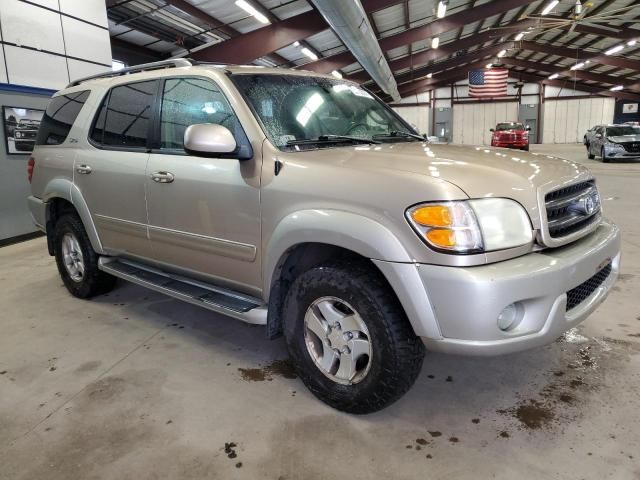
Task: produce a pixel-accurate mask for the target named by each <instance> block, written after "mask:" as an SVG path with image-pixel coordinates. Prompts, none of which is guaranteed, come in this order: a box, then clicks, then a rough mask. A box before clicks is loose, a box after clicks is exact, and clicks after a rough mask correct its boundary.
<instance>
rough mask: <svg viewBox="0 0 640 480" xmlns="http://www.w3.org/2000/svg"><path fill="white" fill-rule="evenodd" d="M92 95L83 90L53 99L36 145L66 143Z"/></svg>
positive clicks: (43, 118) (45, 114)
mask: <svg viewBox="0 0 640 480" xmlns="http://www.w3.org/2000/svg"><path fill="white" fill-rule="evenodd" d="M90 93H91V92H90V91H89V90H82V91H80V92H73V93H67V94H66V95H59V96H57V97H54V98H52V99H51V101H50V102H49V105H48V106H47V110H46V111H45V113H44V116H43V117H42V122H41V123H40V129H39V130H38V136H37V137H36V145H60V144H61V143H64V141H65V140H66V139H67V136H68V135H69V132H70V131H71V127H72V126H73V123H74V122H75V121H76V118H77V117H78V114H79V113H80V110H82V107H83V106H84V104H85V102H86V101H87V99H88V98H89V94H90Z"/></svg>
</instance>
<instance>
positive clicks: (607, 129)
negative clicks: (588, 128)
mask: <svg viewBox="0 0 640 480" xmlns="http://www.w3.org/2000/svg"><path fill="white" fill-rule="evenodd" d="M586 147H587V156H588V158H589V159H591V160H592V159H594V158H595V157H600V158H601V159H602V161H603V162H604V163H606V162H609V161H610V160H618V159H620V160H629V159H631V160H635V159H640V127H637V126H634V125H601V126H599V127H597V128H596V129H595V131H594V134H593V135H592V136H591V139H590V141H589V143H588V144H587V145H586Z"/></svg>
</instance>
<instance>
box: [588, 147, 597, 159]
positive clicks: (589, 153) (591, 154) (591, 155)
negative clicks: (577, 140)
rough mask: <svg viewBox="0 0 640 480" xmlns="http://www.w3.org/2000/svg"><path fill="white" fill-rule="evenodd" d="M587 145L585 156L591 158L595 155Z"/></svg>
mask: <svg viewBox="0 0 640 480" xmlns="http://www.w3.org/2000/svg"><path fill="white" fill-rule="evenodd" d="M589 147H590V146H589V144H587V158H588V159H589V160H593V159H594V158H596V156H595V155H594V154H593V153H591V148H589Z"/></svg>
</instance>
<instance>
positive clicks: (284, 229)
mask: <svg viewBox="0 0 640 480" xmlns="http://www.w3.org/2000/svg"><path fill="white" fill-rule="evenodd" d="M29 177H30V179H31V181H32V191H33V195H32V196H31V197H29V205H30V208H31V212H32V214H33V218H34V220H35V222H36V224H37V225H38V226H39V227H40V228H41V229H42V230H43V231H45V232H46V234H47V241H48V247H49V253H50V254H51V255H55V257H56V261H57V265H58V270H59V271H60V275H61V276H62V279H63V281H64V283H65V285H66V286H67V288H68V289H69V291H70V292H71V294H73V295H75V296H77V297H79V298H89V297H92V296H94V295H97V294H100V293H104V292H107V291H108V290H110V289H111V288H113V286H114V283H115V279H116V277H119V278H123V279H125V280H128V281H131V282H134V283H137V284H139V285H143V286H145V287H148V288H150V289H153V290H156V291H159V292H162V293H165V294H167V295H170V296H172V297H175V298H178V299H181V300H184V301H187V302H189V303H192V304H195V305H200V306H202V307H204V308H208V309H210V310H213V311H215V312H219V313H223V314H226V315H228V316H231V317H235V318H237V319H240V320H243V321H245V322H249V323H253V324H261V325H265V326H266V332H267V336H268V337H270V338H275V337H277V336H279V335H282V334H283V335H284V337H285V339H286V343H287V347H288V349H289V353H290V355H291V357H292V359H293V361H294V362H295V364H296V366H297V369H298V371H299V374H300V376H301V378H302V380H303V381H304V383H305V384H306V385H307V386H308V388H309V389H310V390H311V391H312V392H313V393H314V394H315V395H316V396H317V397H319V398H320V399H321V400H323V401H324V402H326V403H327V404H329V405H331V406H332V407H334V408H337V409H340V410H343V411H347V412H353V413H368V412H373V411H376V410H379V409H381V408H383V407H385V406H386V405H389V404H390V403H391V402H393V401H395V400H397V399H398V398H400V397H401V396H402V395H403V394H404V393H405V392H406V391H407V390H408V389H409V388H410V387H411V385H412V384H413V382H414V381H415V379H416V377H417V376H418V374H419V372H420V369H421V365H422V361H423V356H424V351H425V346H426V348H427V349H431V350H439V351H444V352H453V353H461V354H472V355H496V354H502V353H509V352H516V351H520V350H524V349H527V348H531V347H536V346H540V345H544V344H547V343H549V342H552V341H553V340H554V339H556V338H557V337H558V336H559V335H561V334H562V332H564V331H566V330H567V329H569V328H571V327H573V326H575V325H576V324H578V323H579V322H581V321H582V320H584V319H585V318H586V317H587V316H588V315H589V314H590V313H591V312H592V311H593V310H594V309H595V308H596V306H597V305H598V304H599V303H600V302H601V301H602V300H603V299H604V298H605V297H606V295H607V293H608V292H609V290H610V289H611V286H612V285H613V283H614V281H615V279H616V277H617V273H618V268H619V261H620V253H619V252H620V234H619V231H618V228H617V227H616V226H614V225H613V224H611V223H610V222H608V221H607V220H605V219H604V218H603V217H602V213H601V206H600V197H599V195H598V189H597V187H596V184H595V180H594V178H593V176H592V174H591V173H590V172H589V171H588V170H587V169H585V168H583V167H581V166H580V165H578V164H576V163H573V162H570V161H567V160H563V159H560V158H555V157H550V156H545V155H537V154H529V153H526V152H520V151H517V152H516V151H515V150H507V149H499V148H488V147H466V146H453V145H435V144H430V143H428V142H426V141H425V140H424V138H423V137H421V136H420V135H418V134H417V133H416V132H415V131H414V130H413V129H412V128H411V127H410V126H409V125H408V124H407V123H406V122H405V121H404V120H402V119H401V118H400V117H399V116H398V115H396V114H395V113H394V112H393V111H392V110H391V109H389V108H388V107H387V106H386V105H385V104H383V103H382V102H381V101H380V100H378V99H377V98H376V97H375V96H373V95H372V94H371V93H370V92H369V91H367V90H366V89H364V88H362V87H360V86H359V85H357V84H355V83H351V82H348V81H344V80H338V79H335V78H333V77H331V76H326V75H319V74H316V73H312V72H302V71H297V70H296V71H294V70H284V69H267V68H260V67H252V66H217V65H202V64H200V65H198V64H194V63H192V62H190V61H187V60H175V61H168V62H162V63H157V64H149V65H143V66H139V67H136V68H131V69H128V70H124V71H120V72H115V73H109V74H106V75H102V76H97V77H92V78H88V79H83V80H79V81H76V82H74V83H72V84H71V85H69V87H68V88H66V89H65V90H63V91H61V92H59V93H58V94H56V95H55V97H54V98H53V99H52V100H51V103H50V105H49V107H48V108H47V111H46V115H45V116H44V118H43V120H42V126H41V127H40V130H39V133H38V137H37V146H36V148H35V151H34V153H33V158H32V159H31V160H30V162H29Z"/></svg>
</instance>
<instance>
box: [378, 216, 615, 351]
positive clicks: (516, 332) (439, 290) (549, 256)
mask: <svg viewBox="0 0 640 480" xmlns="http://www.w3.org/2000/svg"><path fill="white" fill-rule="evenodd" d="M383 263H384V262H383ZM608 263H611V267H612V268H611V274H610V275H609V276H608V277H607V278H606V280H604V282H603V283H602V284H600V286H598V287H597V288H596V289H595V290H594V291H593V293H592V294H591V295H589V296H588V297H587V298H586V299H584V300H583V301H582V302H581V303H579V304H578V305H577V306H575V307H574V308H573V309H571V310H570V311H568V312H567V310H566V304H567V295H566V292H568V291H569V290H571V289H573V288H574V287H577V286H578V285H581V284H583V283H584V282H585V281H586V280H588V279H590V278H591V277H593V276H594V275H595V274H596V273H597V272H598V271H600V270H601V269H602V268H603V267H604V266H605V265H607V264H608ZM619 264H620V231H619V229H618V227H616V226H615V225H613V224H611V223H609V222H606V221H605V222H603V223H602V225H601V226H600V227H598V229H597V230H595V231H594V232H593V233H591V234H589V235H588V236H586V237H584V238H582V239H580V240H578V241H576V242H573V243H571V244H569V245H567V246H564V247H560V248H555V249H546V250H542V251H540V252H535V253H530V254H527V255H524V256H522V257H518V258H514V259H511V260H506V261H503V262H497V263H493V264H489V265H483V266H479V267H465V268H463V267H445V266H438V265H423V264H395V265H396V270H395V273H391V272H390V271H389V268H388V265H389V264H387V265H384V266H383V267H384V268H381V269H382V270H383V273H384V274H385V275H386V276H387V278H388V279H389V281H390V283H391V285H392V287H393V288H394V290H396V293H397V294H398V298H399V299H400V301H401V302H402V304H403V306H404V307H405V311H406V312H407V315H408V316H409V320H410V321H411V323H412V325H413V327H414V330H415V332H416V334H417V335H419V336H421V337H423V341H424V343H425V344H426V345H427V348H429V349H431V350H437V351H443V352H449V353H459V354H469V355H499V354H504V353H512V352H517V351H521V350H526V349H529V348H532V347H537V346H541V345H545V344H548V343H550V342H552V341H554V340H555V339H556V338H558V337H559V336H560V335H561V334H562V333H563V332H565V331H566V330H568V329H570V328H572V327H573V326H575V325H577V324H578V323H580V322H581V321H583V320H584V319H585V318H586V317H587V316H588V315H589V314H590V313H591V312H593V310H595V308H596V307H597V306H598V305H599V304H600V303H601V302H602V301H603V300H604V299H605V298H606V296H607V294H608V293H609V291H610V289H611V287H612V286H613V284H614V283H615V281H616V278H617V276H618V271H619ZM385 269H386V270H385ZM411 270H416V271H417V273H418V275H417V278H419V281H420V282H421V285H420V288H421V289H422V291H423V292H424V293H425V295H426V296H427V297H428V303H429V305H428V307H429V308H426V307H424V306H423V307H421V309H420V308H415V307H414V306H413V305H411V302H415V301H419V300H420V299H419V298H416V297H417V295H418V292H419V290H420V289H419V288H418V286H416V285H406V283H407V282H411V281H412V280H415V279H416V277H415V276H413V274H412V272H411ZM403 283H405V285H403ZM399 289H400V290H401V291H400V292H399V291H398V290H399ZM405 289H408V290H409V291H410V292H411V294H410V295H407V294H406V291H402V290H405ZM412 297H413V298H412ZM514 302H519V303H520V305H521V310H520V312H521V320H520V321H519V323H518V324H517V326H516V327H515V328H513V329H512V330H510V331H502V330H500V329H499V328H498V325H497V318H498V315H499V314H500V312H501V311H502V310H503V309H504V308H505V307H506V306H508V305H510V304H512V303H514ZM434 322H435V325H433V323H434ZM434 333H436V334H434Z"/></svg>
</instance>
